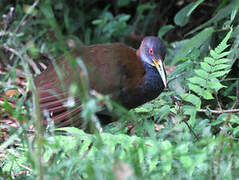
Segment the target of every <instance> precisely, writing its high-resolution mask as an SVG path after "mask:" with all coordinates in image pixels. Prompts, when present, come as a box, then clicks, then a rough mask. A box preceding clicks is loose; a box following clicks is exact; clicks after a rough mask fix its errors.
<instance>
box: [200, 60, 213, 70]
mask: <svg viewBox="0 0 239 180" xmlns="http://www.w3.org/2000/svg"><path fill="white" fill-rule="evenodd" d="M200 65H201V67H202V69H204V70H205V71H207V72H211V68H212V66H210V65H209V64H208V63H207V62H201V63H200Z"/></svg>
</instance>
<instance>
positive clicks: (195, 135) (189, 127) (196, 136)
mask: <svg viewBox="0 0 239 180" xmlns="http://www.w3.org/2000/svg"><path fill="white" fill-rule="evenodd" d="M187 120H188V117H186V118H184V119H183V122H184V123H185V124H186V125H187V127H188V129H189V131H190V132H191V133H192V134H193V136H194V137H195V138H196V140H197V141H198V140H199V137H198V135H197V134H196V133H195V132H194V131H193V129H192V128H191V126H190V125H189V124H188V122H187Z"/></svg>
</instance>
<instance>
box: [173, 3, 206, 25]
mask: <svg viewBox="0 0 239 180" xmlns="http://www.w3.org/2000/svg"><path fill="white" fill-rule="evenodd" d="M203 1H204V0H198V1H197V2H192V3H190V4H188V5H187V6H185V7H184V8H182V9H181V10H180V11H179V12H178V13H177V14H176V16H175V17H174V23H175V24H177V25H178V26H185V25H186V24H187V23H188V20H189V17H190V15H191V13H192V12H193V11H194V10H195V9H196V8H197V6H199V5H200V4H201V3H202V2H203Z"/></svg>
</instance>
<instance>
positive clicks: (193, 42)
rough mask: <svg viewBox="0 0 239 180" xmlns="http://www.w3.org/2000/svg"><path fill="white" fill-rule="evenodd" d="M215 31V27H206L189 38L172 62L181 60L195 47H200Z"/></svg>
mask: <svg viewBox="0 0 239 180" xmlns="http://www.w3.org/2000/svg"><path fill="white" fill-rule="evenodd" d="M213 32H214V29H213V27H210V28H206V29H204V30H203V31H201V32H200V33H198V34H197V35H195V36H194V37H192V38H191V39H189V40H188V41H187V43H186V44H185V45H184V46H183V47H182V48H181V49H180V50H179V51H178V52H177V53H176V55H175V56H174V58H173V60H172V63H171V64H175V63H177V62H178V61H179V60H181V58H184V57H185V56H187V54H189V53H190V52H191V51H192V50H193V49H194V48H199V47H200V46H201V45H202V44H203V43H204V42H205V41H207V40H208V39H209V38H211V35H212V33H213Z"/></svg>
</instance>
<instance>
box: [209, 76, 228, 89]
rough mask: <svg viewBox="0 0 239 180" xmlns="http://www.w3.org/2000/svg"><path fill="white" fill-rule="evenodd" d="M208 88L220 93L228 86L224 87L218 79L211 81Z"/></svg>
mask: <svg viewBox="0 0 239 180" xmlns="http://www.w3.org/2000/svg"><path fill="white" fill-rule="evenodd" d="M207 86H208V87H210V88H211V89H215V90H216V91H218V90H219V89H221V88H223V87H226V86H223V85H222V84H221V83H220V82H219V81H218V80H217V79H213V80H211V81H209V82H208V84H207Z"/></svg>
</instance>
